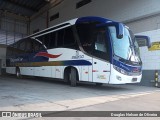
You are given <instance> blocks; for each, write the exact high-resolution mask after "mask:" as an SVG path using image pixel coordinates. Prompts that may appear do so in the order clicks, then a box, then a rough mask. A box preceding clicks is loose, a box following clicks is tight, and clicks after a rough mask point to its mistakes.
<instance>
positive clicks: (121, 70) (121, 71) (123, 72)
mask: <svg viewBox="0 0 160 120" xmlns="http://www.w3.org/2000/svg"><path fill="white" fill-rule="evenodd" d="M113 68H114V69H115V70H117V71H118V72H120V73H122V74H124V75H129V73H128V72H127V71H125V70H123V69H121V68H119V67H117V66H115V65H113Z"/></svg>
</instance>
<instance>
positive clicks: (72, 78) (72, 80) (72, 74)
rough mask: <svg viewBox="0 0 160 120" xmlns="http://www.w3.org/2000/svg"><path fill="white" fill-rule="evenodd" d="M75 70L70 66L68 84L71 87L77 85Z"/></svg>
mask: <svg viewBox="0 0 160 120" xmlns="http://www.w3.org/2000/svg"><path fill="white" fill-rule="evenodd" d="M77 78H78V75H77V71H76V69H75V68H71V71H70V74H69V81H70V85H71V86H72V87H75V86H76V85H77Z"/></svg>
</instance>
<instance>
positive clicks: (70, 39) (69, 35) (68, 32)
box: [64, 27, 75, 45]
mask: <svg viewBox="0 0 160 120" xmlns="http://www.w3.org/2000/svg"><path fill="white" fill-rule="evenodd" d="M74 43H75V39H74V36H73V31H72V28H71V27H69V28H66V29H65V37H64V45H72V44H74Z"/></svg>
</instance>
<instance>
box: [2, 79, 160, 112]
mask: <svg viewBox="0 0 160 120" xmlns="http://www.w3.org/2000/svg"><path fill="white" fill-rule="evenodd" d="M159 106H160V89H159V88H154V87H144V86H136V85H104V86H96V85H94V84H82V83H81V84H79V86H78V87H70V86H69V85H67V84H66V83H64V82H61V81H55V80H49V79H45V78H41V79H40V78H39V79H38V78H23V79H17V78H16V77H14V76H1V77H0V110H1V111H63V110H77V111H79V110H80V111H84V110H85V111H105V110H106V111H114V110H116V111H121V110H123V111H132V110H135V111H137V110H140V111H141V110H142V111H143V110H146V111H150V110H152V111H159V110H160V108H159Z"/></svg>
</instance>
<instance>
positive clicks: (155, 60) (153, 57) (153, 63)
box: [138, 29, 160, 70]
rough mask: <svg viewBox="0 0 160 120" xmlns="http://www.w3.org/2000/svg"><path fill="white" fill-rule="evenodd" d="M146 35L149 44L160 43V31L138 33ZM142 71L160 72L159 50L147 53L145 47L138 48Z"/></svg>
mask: <svg viewBox="0 0 160 120" xmlns="http://www.w3.org/2000/svg"><path fill="white" fill-rule="evenodd" d="M138 34H139V35H147V36H149V37H150V39H151V42H160V29H157V30H152V31H146V32H142V33H138ZM140 53H141V59H142V62H143V70H160V50H155V51H149V50H148V48H147V47H141V48H140Z"/></svg>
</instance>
